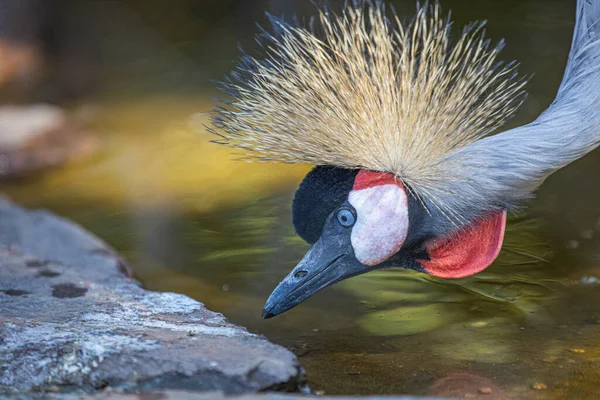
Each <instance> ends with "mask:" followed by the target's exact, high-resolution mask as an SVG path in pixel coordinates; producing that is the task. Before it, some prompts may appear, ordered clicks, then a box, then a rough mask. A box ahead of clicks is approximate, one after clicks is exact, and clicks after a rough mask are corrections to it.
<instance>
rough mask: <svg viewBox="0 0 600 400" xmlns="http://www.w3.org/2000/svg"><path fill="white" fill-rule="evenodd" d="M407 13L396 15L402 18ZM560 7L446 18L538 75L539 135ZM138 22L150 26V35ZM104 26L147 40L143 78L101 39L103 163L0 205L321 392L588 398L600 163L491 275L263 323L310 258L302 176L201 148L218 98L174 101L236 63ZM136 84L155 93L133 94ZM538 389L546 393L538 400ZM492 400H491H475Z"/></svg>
mask: <svg viewBox="0 0 600 400" xmlns="http://www.w3.org/2000/svg"><path fill="white" fill-rule="evenodd" d="M131 3H135V4H137V3H136V2H131ZM408 3H410V4H412V1H411V2H399V5H400V6H404V7H406V8H407V9H408V6H407V4H408ZM570 3H572V2H566V1H560V2H558V1H547V2H538V1H522V2H499V1H489V2H475V1H466V0H465V1H448V2H443V4H448V5H447V7H449V8H452V9H453V10H454V13H455V15H457V18H458V19H459V21H466V20H469V19H473V18H488V19H489V20H490V33H491V35H492V36H493V37H502V36H504V37H506V38H507V41H508V48H507V51H506V56H507V57H508V58H516V59H519V60H520V61H521V62H522V68H521V69H522V71H523V72H525V73H533V72H535V77H534V79H533V81H532V83H531V84H530V85H529V91H530V97H529V99H528V101H527V103H526V104H525V105H524V106H523V108H522V110H521V112H520V113H519V115H518V116H517V118H516V119H515V120H514V121H512V122H511V123H512V124H518V123H524V122H527V121H529V120H531V119H533V118H534V117H535V116H536V115H537V114H538V113H539V112H540V111H541V110H543V108H544V107H545V106H546V105H547V104H549V102H550V101H551V100H552V97H553V95H554V93H555V91H556V88H557V87H558V83H559V81H560V77H561V74H562V68H563V66H564V62H565V60H566V55H567V51H568V45H569V41H570V32H571V29H572V18H573V13H572V7H573V4H570ZM140 4H141V3H140ZM96 7H97V6H96V5H94V6H93V7H91V9H93V10H94V11H95V12H96V11H98V10H97V9H96ZM148 7H149V9H148V10H146V12H147V14H142V16H143V18H145V20H146V22H147V23H148V24H150V26H154V28H153V29H159V28H160V26H161V25H160V23H156V21H155V20H154V19H153V18H152V15H154V14H152V10H153V8H152V7H150V6H148ZM119 10H120V9H119ZM109 11H110V12H108V11H105V13H106V14H107V15H110V16H111V17H113V16H114V15H118V16H119V17H120V18H122V19H123V20H124V21H126V22H127V24H125V25H126V26H127V27H129V28H128V29H129V30H130V31H131V33H130V35H132V36H128V37H136V36H135V35H136V34H139V35H140V37H143V38H144V40H146V42H144V46H141V45H139V41H136V40H133V39H132V41H130V42H128V41H127V40H122V42H123V43H125V44H127V43H129V44H127V46H130V47H127V46H125V44H123V46H125V47H123V48H125V49H129V48H135V49H138V51H139V52H140V53H141V54H142V55H145V56H147V59H146V62H145V63H142V64H143V65H144V66H142V67H140V66H135V67H134V66H133V64H131V63H128V62H127V60H129V61H131V60H130V58H128V57H130V52H129V51H125V50H123V48H121V47H119V46H118V45H115V44H114V42H119V41H118V40H117V38H116V36H118V35H121V34H124V33H123V32H125V30H123V31H121V30H119V29H120V28H123V26H125V25H123V26H120V25H118V24H117V22H115V21H118V18H113V19H112V20H111V21H112V23H113V24H117V27H116V28H114V29H113V31H114V32H113V34H112V36H110V35H109V36H108V37H107V38H106V41H107V44H106V46H107V47H108V48H109V49H112V50H113V52H107V53H106V54H107V55H108V56H110V57H112V58H111V60H112V59H114V60H120V62H121V64H118V65H121V66H123V68H121V69H119V71H118V73H114V74H113V75H111V77H112V80H111V81H110V82H111V84H110V85H107V89H106V93H105V94H104V95H103V96H101V97H99V98H98V100H97V101H96V103H97V104H98V105H99V109H98V110H99V111H98V115H97V119H96V122H95V129H96V130H97V131H98V132H99V134H100V136H101V137H102V139H103V142H104V146H103V150H102V152H101V153H100V154H99V155H98V156H96V157H95V158H94V159H92V160H89V161H87V162H85V163H83V164H78V165H73V166H69V167H65V168H63V169H60V170H56V171H52V172H49V173H47V174H45V175H43V176H41V177H39V178H35V179H30V180H27V181H20V182H13V183H11V184H4V185H3V186H2V190H3V192H5V193H6V194H8V195H9V196H10V197H12V198H13V199H15V200H16V201H19V202H21V203H23V204H25V205H27V206H31V207H46V208H49V209H51V210H53V211H55V212H57V213H59V214H61V215H64V216H66V217H69V218H72V219H73V220H75V221H77V222H79V223H81V224H82V225H84V226H85V227H86V228H88V229H90V230H91V231H92V232H94V233H96V234H97V235H98V236H100V237H102V238H103V239H105V240H106V241H107V242H109V243H110V244H111V245H113V246H114V247H115V248H116V249H117V250H119V251H120V252H121V253H122V254H124V255H125V256H126V257H127V258H128V260H129V261H130V263H131V264H132V266H133V268H134V270H135V273H136V275H137V278H138V279H140V280H141V281H142V282H143V283H144V285H145V286H146V287H147V288H149V289H153V290H162V291H175V292H180V293H185V294H187V295H189V296H192V297H193V298H196V299H198V300H200V301H202V302H204V303H205V304H206V305H207V306H208V307H209V308H211V309H213V310H216V311H219V312H222V313H223V314H225V315H226V316H227V317H228V318H229V319H230V320H231V321H232V322H234V323H238V324H242V325H244V326H247V327H248V329H249V330H251V331H253V332H258V333H261V334H264V335H265V336H266V337H268V338H269V339H270V340H271V341H273V342H275V343H279V344H281V345H283V346H286V347H288V348H290V349H291V350H292V351H294V352H295V353H296V354H298V356H299V357H300V361H301V362H302V364H303V365H304V366H305V367H306V370H307V372H308V376H309V384H310V386H311V388H312V389H313V390H320V391H324V392H326V393H329V394H341V393H349V394H357V393H358V394H371V393H378V394H379V393H381V394H391V393H407V394H437V395H446V396H456V397H465V396H467V397H469V396H470V397H471V398H477V397H478V398H498V399H501V398H519V399H529V398H531V399H538V398H539V399H546V398H550V399H562V398H589V399H593V398H596V397H597V396H596V393H597V392H599V391H600V285H599V284H596V283H594V280H593V279H592V278H593V277H597V276H600V224H599V223H598V222H600V221H599V218H600V206H598V204H600V189H599V185H598V178H597V171H598V170H600V153H598V151H596V152H594V153H592V154H591V155H589V156H587V157H586V158H584V159H583V160H580V161H578V162H576V163H574V164H573V165H571V166H569V167H567V168H565V169H564V170H562V171H560V172H559V173H557V174H556V175H554V176H552V177H551V178H550V179H549V180H548V181H547V182H546V183H545V184H544V186H543V187H542V189H541V190H540V192H539V194H538V197H537V198H536V199H535V200H534V201H533V202H532V203H531V204H529V205H528V207H527V208H526V210H525V211H524V212H523V213H522V214H521V215H518V216H513V217H512V218H511V220H510V221H509V227H508V230H507V233H506V246H505V248H504V250H503V252H502V254H501V256H500V258H499V259H498V261H497V262H496V263H495V264H494V265H493V266H492V267H491V268H489V269H488V270H486V271H485V272H484V273H482V274H480V275H477V276H475V277H472V278H469V279H464V280H459V281H440V280H433V279H429V278H427V277H425V276H423V275H420V274H415V273H409V272H405V271H401V270H389V271H382V272H377V273H371V274H367V275H364V276H360V277H356V278H353V279H350V280H348V281H346V282H343V283H341V284H339V285H336V286H334V287H331V288H329V289H326V290H325V291H323V292H321V293H319V294H317V295H316V296H314V297H313V298H311V299H309V300H308V301H307V302H305V303H304V304H302V305H301V306H299V307H297V308H295V309H294V310H292V311H290V312H288V313H286V314H284V315H281V316H279V317H277V318H274V319H271V320H268V321H263V320H261V319H260V314H261V311H262V305H263V303H264V301H265V300H266V298H267V296H268V294H269V293H270V291H271V290H272V289H273V288H274V287H275V286H276V284H277V283H278V282H279V280H280V279H282V278H283V277H284V276H285V275H286V274H287V272H288V271H289V270H290V269H291V268H293V266H294V265H295V263H296V262H297V261H298V260H299V259H300V258H301V257H302V255H303V254H304V252H305V251H306V250H307V245H306V244H304V243H303V242H302V241H301V240H300V239H298V238H297V237H296V236H295V235H294V232H293V229H292V225H291V213H290V202H291V198H292V196H293V193H294V190H295V187H296V186H297V184H298V183H299V181H300V180H301V178H302V176H303V174H304V173H305V172H306V168H303V167H293V166H279V165H266V164H264V165H261V164H245V163H240V162H236V161H233V160H232V159H231V157H230V155H229V154H228V151H227V150H225V149H221V148H217V147H216V146H214V145H212V144H209V143H208V139H209V135H208V134H207V133H206V132H202V131H200V132H198V131H194V132H192V131H191V130H190V129H189V126H188V120H189V116H190V115H191V114H193V113H196V112H202V111H206V110H207V109H209V108H210V102H209V100H208V99H209V95H210V94H212V93H209V92H203V91H200V92H199V91H198V90H192V89H190V88H184V89H182V86H185V85H183V83H185V82H188V83H189V86H190V87H192V86H193V82H198V81H201V80H202V79H203V74H204V75H207V76H213V77H214V72H211V71H212V68H214V69H215V70H220V69H221V67H222V65H221V64H225V63H226V62H225V60H229V59H230V57H231V55H229V54H228V55H226V56H224V55H223V54H222V53H220V52H219V50H218V49H216V47H217V46H216V45H215V44H214V43H212V42H211V43H212V44H211V45H204V44H202V45H197V46H196V47H197V48H201V49H202V52H204V55H202V54H201V52H200V51H199V50H198V49H196V50H193V49H194V45H192V44H189V43H187V42H185V41H182V42H181V43H184V42H185V45H183V44H181V43H179V42H178V43H179V44H181V45H180V46H179V47H178V46H177V44H178V43H176V44H175V45H174V47H173V46H171V47H169V46H166V45H165V39H164V37H163V38H161V39H160V40H159V39H157V38H156V37H153V39H148V38H149V37H150V36H149V35H147V34H146V33H147V31H145V30H143V29H141V28H139V29H137V28H136V27H138V25H136V24H134V23H132V22H131V21H134V20H135V21H137V19H135V18H133V19H132V18H131V17H130V14H128V13H127V12H124V11H122V10H121V11H119V12H118V13H117V12H115V11H114V10H113V9H110V10H109ZM134 14H135V13H134ZM136 15H137V14H136ZM107 18H108V17H107ZM136 18H137V17H136ZM178 18H183V17H181V16H180V17H178ZM148 21H150V22H148ZM159 22H160V21H159ZM229 23H230V22H223V23H222V24H221V25H220V28H219V29H220V31H218V32H222V31H224V30H226V27H227V26H229V25H227V24H229ZM182 24H183V23H182ZM139 26H143V27H147V25H144V24H140V25H139ZM156 26H158V28H157V27H156ZM169 26H170V27H171V28H170V29H171V30H172V31H173V30H174V28H172V25H169ZM182 26H184V27H185V26H186V25H185V24H183V25H182ZM119 27H120V28H119ZM123 29H124V28H123ZM136 29H137V30H136ZM144 29H145V28H144ZM182 29H183V28H182ZM183 30H184V31H185V29H183ZM163 31H164V30H163ZM163 31H160V32H163ZM166 31H167V33H165V37H166V38H167V39H169V35H168V33H169V32H170V31H169V30H168V29H167V30H166ZM141 32H142V33H143V32H146V33H144V34H142V33H141ZM153 32H154V31H153ZM232 37H233V39H235V35H234V34H232ZM214 39H215V37H214V35H213V36H212V39H211V40H214ZM233 39H232V38H228V39H226V40H225V39H224V41H223V42H224V43H225V44H223V45H222V46H221V47H222V48H225V47H227V46H230V44H231V42H232V40H233ZM140 41H141V39H140ZM167 42H168V40H167ZM120 44H121V43H119V45H120ZM231 46H233V44H231ZM141 48H143V49H145V50H139V49H141ZM173 48H176V49H178V50H177V51H174V50H173ZM156 49H158V50H156ZM155 50H156V51H155ZM159 50H160V51H159ZM163 50H164V51H163ZM221 51H222V50H221ZM232 54H233V52H232ZM159 55H160V56H159ZM217 55H220V57H221V58H219V57H217ZM131 57H141V56H139V54H135V55H134V56H131ZM158 58H160V62H158V61H156V60H157V59H158ZM155 61H156V62H155ZM114 62H115V63H116V61H114ZM202 62H206V63H208V64H210V65H208V66H206V68H204V64H202ZM116 65H117V64H111V67H110V68H107V71H111V70H112V69H111V68H113V69H116V67H115V66H116ZM136 65H137V64H136ZM160 65H163V66H169V73H165V74H162V73H161V72H160V70H159V69H157V68H158V67H157V66H160ZM136 68H141V69H140V71H142V72H144V71H146V72H147V74H146V75H144V74H143V73H140V74H139V75H138V77H137V78H136V79H137V80H136V79H132V75H128V73H131V74H133V72H132V71H136ZM195 68H198V70H199V72H198V74H199V75H202V77H200V78H199V77H198V75H197V74H196V72H195ZM148 71H152V72H148ZM174 71H180V74H179V75H178V74H176V73H175V72H174ZM109 75H110V74H109ZM173 75H177V77H176V79H175V78H173ZM172 79H175V80H176V81H177V82H180V85H179V86H177V90H166V89H164V90H163V89H162V88H164V87H166V86H168V85H167V83H166V82H172ZM182 82H183V83H182ZM190 82H192V83H190ZM146 83H147V85H148V86H151V87H152V89H151V90H150V89H148V88H147V87H146V88H144V89H143V90H142V89H140V87H141V86H143V84H146ZM120 89H123V92H124V93H121V94H119V93H120ZM134 89H135V90H134ZM206 118H207V116H206V115H204V114H200V115H197V116H196V119H200V120H201V122H205V121H206ZM585 282H587V284H584V283H585ZM590 282H591V283H590ZM536 383H539V384H541V383H543V384H544V385H545V386H546V387H547V388H546V389H543V390H535V389H533V388H532V385H535V384H536ZM540 386H541V385H538V387H540ZM486 388H491V389H492V392H493V396H496V397H491V396H490V395H487V394H483V393H480V392H479V390H480V389H481V391H483V392H485V391H487V390H486ZM473 396H475V397H473Z"/></svg>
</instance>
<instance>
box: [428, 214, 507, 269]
mask: <svg viewBox="0 0 600 400" xmlns="http://www.w3.org/2000/svg"><path fill="white" fill-rule="evenodd" d="M505 227H506V211H497V212H493V213H491V214H488V215H486V216H484V217H483V218H480V219H478V220H476V221H474V222H472V223H471V224H469V225H467V226H465V227H464V228H462V229H460V230H459V231H458V232H453V233H451V234H450V235H449V236H448V237H444V238H441V239H437V240H434V241H431V242H429V243H428V244H427V252H428V253H429V257H430V260H419V263H420V264H421V265H422V266H423V269H425V271H426V272H428V273H429V274H430V275H432V276H435V277H438V278H448V279H457V278H465V277H467V276H471V275H474V274H476V273H478V272H481V271H483V270H484V269H486V268H487V267H489V266H490V265H491V264H492V262H494V260H495V259H496V257H498V254H499V253H500V249H501V248H502V241H503V240H504V229H505Z"/></svg>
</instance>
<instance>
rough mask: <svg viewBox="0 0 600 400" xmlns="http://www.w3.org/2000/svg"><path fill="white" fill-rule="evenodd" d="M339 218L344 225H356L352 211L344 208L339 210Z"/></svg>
mask: <svg viewBox="0 0 600 400" xmlns="http://www.w3.org/2000/svg"><path fill="white" fill-rule="evenodd" d="M337 220H338V222H339V223H340V224H341V225H342V226H346V227H348V226H352V225H354V221H356V218H355V217H354V214H352V211H350V210H347V209H345V208H342V209H341V210H339V211H338V212H337Z"/></svg>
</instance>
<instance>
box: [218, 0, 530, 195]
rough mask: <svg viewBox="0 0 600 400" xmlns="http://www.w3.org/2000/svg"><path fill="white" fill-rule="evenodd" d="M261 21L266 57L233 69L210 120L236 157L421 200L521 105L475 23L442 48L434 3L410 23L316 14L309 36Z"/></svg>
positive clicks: (445, 20)
mask: <svg viewBox="0 0 600 400" xmlns="http://www.w3.org/2000/svg"><path fill="white" fill-rule="evenodd" d="M271 21H272V24H273V29H274V31H275V33H274V34H272V35H270V34H269V35H267V36H268V37H267V39H268V40H267V43H264V45H263V46H264V48H265V51H266V55H265V56H264V58H261V59H258V58H254V57H250V56H246V57H244V58H243V59H242V63H241V67H240V73H234V74H233V76H232V79H231V80H230V81H229V82H228V83H226V84H225V85H224V86H225V89H226V90H227V92H228V93H229V94H230V95H231V100H227V101H224V102H225V103H226V104H225V105H224V106H223V107H222V108H219V109H218V110H217V111H216V114H215V116H214V118H213V127H212V128H213V131H214V132H215V133H217V134H218V135H219V136H221V139H219V140H218V141H217V143H221V144H224V145H227V146H231V147H233V148H236V149H238V150H239V151H240V153H241V155H242V156H243V157H244V158H250V159H261V160H272V161H281V162H286V163H308V164H318V165H335V166H340V167H344V168H362V169H369V170H374V171H382V172H389V173H393V174H395V175H396V176H398V177H399V178H400V179H402V180H403V181H404V182H405V183H406V184H407V185H408V186H409V187H410V189H411V190H413V191H414V192H415V194H417V195H418V196H423V197H427V194H428V193H431V192H439V191H443V186H444V182H447V181H448V180H452V179H453V176H454V174H453V172H452V169H453V168H452V165H448V164H449V163H448V162H447V161H446V160H447V156H448V155H450V154H452V153H453V152H455V151H456V150H457V149H460V148H462V147H464V146H466V145H468V144H470V143H472V142H474V141H476V140H478V139H480V138H482V137H484V136H487V135H489V134H491V133H492V132H493V131H495V130H496V129H497V128H498V127H499V126H500V125H502V124H503V123H504V122H505V121H506V119H507V118H508V117H510V116H511V115H512V114H513V112H514V111H515V110H516V108H517V107H518V106H519V105H520V104H521V102H522V99H523V97H524V96H523V95H524V91H523V88H524V85H525V83H526V79H525V78H522V77H519V76H518V75H517V73H516V64H514V63H509V64H503V63H500V62H498V61H497V57H498V53H499V52H500V50H501V48H502V46H503V43H502V42H500V43H499V44H498V45H496V46H491V45H490V41H489V40H488V39H486V38H485V32H484V31H483V25H484V24H483V23H477V24H471V25H469V26H467V27H465V28H464V29H463V31H462V34H461V35H460V36H458V37H457V40H456V41H454V42H453V41H452V40H451V22H450V17H449V16H448V15H444V14H443V13H442V10H441V7H440V5H439V4H437V3H436V4H431V5H428V4H426V5H423V6H418V7H417V13H416V16H415V17H414V19H413V20H412V22H410V23H402V22H401V21H400V19H399V18H398V16H397V15H396V14H395V12H394V11H393V10H390V9H389V8H387V7H386V6H385V5H384V4H383V3H382V2H379V1H359V2H356V3H355V4H348V5H346V6H345V8H344V9H343V11H342V12H341V13H340V14H333V13H330V12H329V11H327V10H320V11H319V13H318V15H317V16H316V17H315V19H314V21H313V24H311V27H310V29H309V28H307V27H304V26H300V25H289V24H287V23H284V22H283V21H281V20H279V19H276V18H272V19H271ZM433 202H434V203H435V201H433Z"/></svg>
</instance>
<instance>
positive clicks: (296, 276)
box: [294, 270, 308, 279]
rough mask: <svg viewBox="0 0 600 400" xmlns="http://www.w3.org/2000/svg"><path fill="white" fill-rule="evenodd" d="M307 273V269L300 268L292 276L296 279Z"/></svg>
mask: <svg viewBox="0 0 600 400" xmlns="http://www.w3.org/2000/svg"><path fill="white" fill-rule="evenodd" d="M307 274H308V271H305V270H300V271H298V272H296V273H295V274H294V278H296V279H300V278H304V277H305V276H306V275H307Z"/></svg>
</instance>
